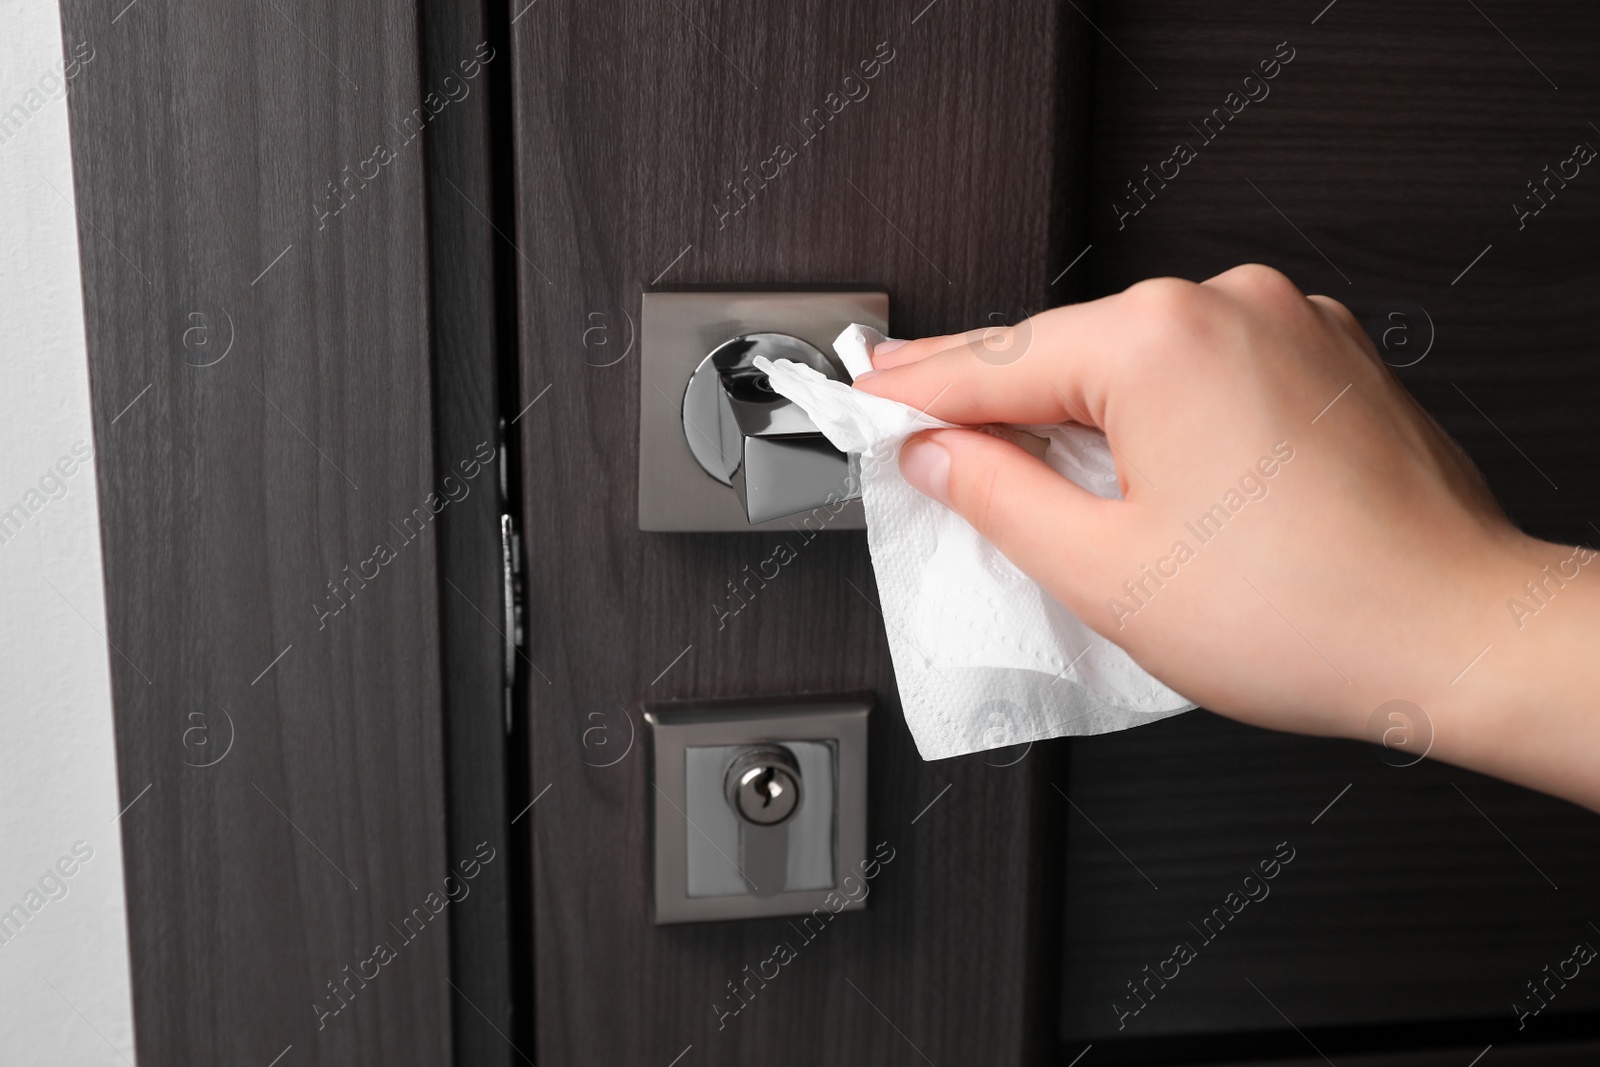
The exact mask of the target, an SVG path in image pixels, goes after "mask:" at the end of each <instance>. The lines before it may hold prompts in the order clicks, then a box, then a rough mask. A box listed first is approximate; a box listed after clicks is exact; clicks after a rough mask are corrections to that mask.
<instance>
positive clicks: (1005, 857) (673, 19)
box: [513, 0, 1077, 1064]
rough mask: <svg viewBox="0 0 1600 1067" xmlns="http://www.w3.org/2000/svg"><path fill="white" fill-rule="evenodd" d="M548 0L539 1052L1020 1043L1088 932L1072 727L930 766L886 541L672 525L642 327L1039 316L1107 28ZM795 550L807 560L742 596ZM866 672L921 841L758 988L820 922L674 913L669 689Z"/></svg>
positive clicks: (520, 237) (523, 25) (533, 552)
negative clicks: (654, 728) (654, 305)
mask: <svg viewBox="0 0 1600 1067" xmlns="http://www.w3.org/2000/svg"><path fill="white" fill-rule="evenodd" d="M513 8H514V15H513V28H514V33H515V48H516V56H515V60H516V67H515V78H516V96H515V106H516V109H517V130H516V145H515V151H516V166H517V192H518V197H517V209H518V214H519V218H518V227H517V234H516V237H517V242H518V250H519V256H520V262H519V269H520V271H521V279H520V292H521V298H522V306H521V309H520V322H521V344H522V353H521V368H522V379H523V380H522V393H523V396H522V398H521V402H520V404H519V407H520V406H522V405H531V407H528V408H527V410H526V412H525V413H524V414H523V415H522V417H521V419H520V422H519V424H518V426H517V429H518V432H519V433H520V434H521V444H522V448H523V455H524V468H525V479H524V484H523V492H524V496H525V503H524V510H525V518H526V527H525V528H526V536H527V554H528V603H529V655H530V657H531V658H532V660H533V661H534V662H535V663H536V664H537V667H538V671H539V674H538V675H534V676H533V679H532V681H531V683H530V686H529V688H530V696H529V710H530V714H531V716H532V722H533V753H532V759H533V775H532V782H531V788H532V791H533V792H534V793H535V794H537V795H539V796H540V799H539V800H538V802H537V805H536V806H535V807H534V809H533V810H532V812H531V814H530V816H529V817H528V819H527V820H526V821H525V822H524V823H523V824H522V828H523V829H524V830H527V831H530V832H531V834H532V845H533V850H534V851H533V855H534V880H535V891H534V900H533V901H532V908H533V915H534V925H535V932H534V945H535V949H536V972H535V973H536V987H537V1031H538V1035H537V1036H538V1054H537V1055H536V1056H535V1058H536V1059H538V1060H540V1061H541V1062H545V1061H549V1062H562V1063H600V1062H628V1063H635V1062H638V1063H649V1062H660V1063H667V1062H671V1061H672V1060H673V1058H674V1057H675V1056H678V1055H679V1054H680V1053H683V1052H684V1051H685V1050H686V1049H687V1048H688V1047H689V1046H691V1045H692V1046H693V1051H692V1053H690V1055H691V1056H692V1057H693V1058H692V1060H689V1059H686V1060H685V1062H695V1063H735V1062H746V1061H749V1060H750V1059H752V1058H756V1057H759V1058H760V1059H762V1060H763V1061H764V1062H775V1063H795V1064H812V1063H823V1062H831V1063H864V1062H912V1061H916V1062H921V1060H920V1058H919V1053H921V1054H923V1055H926V1056H928V1057H931V1058H932V1059H933V1061H934V1062H939V1063H943V1062H973V1061H981V1062H988V1063H1018V1062H1021V1061H1022V1059H1023V1058H1024V1056H1025V1054H1026V1051H1027V1049H1028V1047H1029V1043H1030V1041H1032V1040H1033V1037H1034V1035H1035V1034H1036V1033H1038V1032H1041V1031H1042V1032H1044V1033H1046V1034H1047V1035H1048V1032H1049V1031H1050V1029H1051V1026H1052V1024H1053V1016H1054V1011H1055V1008H1054V1004H1053V1003H1050V1002H1049V1001H1050V997H1049V996H1048V995H1044V996H1041V995H1040V992H1039V991H1040V990H1041V989H1042V988H1044V985H1043V984H1041V983H1040V982H1038V981H1035V980H1034V979H1035V976H1036V972H1038V971H1040V970H1042V968H1041V967H1040V962H1041V954H1053V947H1054V943H1053V942H1051V941H1050V940H1049V939H1048V938H1047V939H1045V940H1043V941H1041V940H1039V939H1038V938H1037V937H1036V932H1037V930H1038V929H1039V928H1040V924H1041V923H1045V924H1047V925H1046V928H1047V929H1048V928H1053V927H1050V926H1049V925H1048V924H1049V923H1050V921H1051V919H1050V917H1051V914H1052V913H1053V912H1054V910H1055V908H1056V904H1055V900H1054V899H1047V897H1046V894H1043V893H1041V892H1040V891H1039V886H1040V885H1041V884H1042V882H1043V881H1044V880H1045V879H1047V877H1048V871H1049V867H1050V864H1049V863H1048V862H1046V861H1044V860H1043V859H1042V857H1041V850H1040V849H1038V848H1036V842H1037V840H1038V839H1039V837H1040V835H1041V833H1043V832H1045V830H1046V829H1047V828H1048V827H1049V826H1051V825H1053V823H1052V821H1051V820H1053V819H1054V818H1055V816H1056V813H1057V809H1058V808H1059V806H1060V805H1061V803H1062V802H1061V800H1060V798H1059V797H1056V796H1055V795H1054V793H1053V792H1052V791H1050V790H1049V788H1048V784H1047V782H1048V771H1049V768H1048V761H1047V757H1046V755H1045V751H1044V750H1045V749H1046V748H1047V747H1048V746H1039V751H1037V752H1035V753H1034V754H1033V755H1031V756H1030V757H1028V758H1026V759H1023V760H1022V761H1021V762H1020V763H1018V764H1017V765H1015V766H1011V767H995V766H990V765H988V764H986V763H985V762H984V761H983V760H982V759H981V758H974V759H966V760H955V761H947V762H940V763H932V764H928V763H924V762H923V761H922V760H921V759H919V758H918V756H917V754H916V752H915V749H914V748H913V746H912V744H911V740H910V737H909V735H908V733H907V732H906V729H905V726H904V723H903V721H902V719H901V717H900V708H899V706H898V704H897V702H896V696H895V690H894V678H893V673H892V671H891V668H890V664H889V659H888V655H887V649H886V646H885V642H884V634H883V625H884V624H883V621H882V619H881V617H880V615H879V614H878V611H877V608H876V607H875V604H876V592H875V589H874V586H873V578H872V571H871V567H870V565H869V561H868V557H867V551H866V544H865V539H864V535H862V534H860V533H835V532H825V533H822V534H820V535H816V536H815V539H814V540H806V539H805V538H804V537H803V536H802V535H801V534H798V533H796V534H793V535H790V534H777V535H775V534H770V533H762V534H722V535H712V534H647V533H641V532H639V530H638V528H637V520H636V514H635V501H636V499H637V485H636V471H637V469H638V442H637V440H636V429H635V428H636V427H637V425H638V407H637V405H640V404H657V405H664V406H670V407H673V408H676V406H677V404H678V397H676V396H665V395H647V396H641V395H640V393H639V385H638V383H639V367H638V363H637V360H638V345H637V336H636V332H635V331H636V330H637V328H638V323H639V306H640V294H641V292H642V291H644V290H645V289H647V288H650V287H652V286H659V287H662V288H665V287H670V286H679V285H709V286H721V285H732V286H738V285H761V284H773V285H779V286H783V287H787V288H804V287H806V286H808V285H818V284H823V285H826V284H854V285H860V286H868V287H880V286H881V287H883V288H884V289H886V290H887V291H888V293H889V295H890V307H891V318H892V320H893V325H894V328H895V329H896V330H897V331H899V332H902V333H905V334H924V333H930V332H937V331H945V330H953V329H963V328H968V327H971V326H973V325H975V324H980V323H983V322H985V321H989V320H988V319H987V316H988V315H989V314H990V313H996V314H1005V315H1007V316H1008V317H1007V321H1014V316H1015V315H1016V314H1017V313H1018V308H1019V306H1021V307H1026V308H1029V309H1030V310H1038V309H1039V308H1040V307H1041V306H1042V305H1043V304H1044V303H1045V302H1046V301H1048V300H1049V299H1050V296H1051V287H1050V283H1051V280H1052V278H1054V277H1055V276H1056V275H1057V273H1058V272H1059V271H1060V269H1061V267H1062V266H1064V265H1065V262H1066V259H1065V257H1064V256H1063V255H1062V250H1061V249H1059V248H1055V247H1053V246H1052V242H1051V236H1052V232H1059V231H1061V230H1064V229H1065V228H1066V227H1067V223H1066V222H1064V221H1063V219H1062V218H1061V217H1060V216H1059V215H1058V214H1057V213H1055V211H1054V209H1053V205H1054V202H1055V201H1054V198H1053V192H1054V190H1055V188H1056V186H1057V183H1061V182H1069V181H1070V180H1072V175H1073V173H1074V172H1073V171H1072V169H1071V167H1070V166H1069V165H1068V164H1069V163H1072V162H1075V160H1072V159H1071V157H1068V159H1067V160H1066V162H1063V160H1061V159H1058V153H1060V150H1061V143H1060V141H1059V140H1058V132H1059V131H1060V127H1061V116H1062V113H1063V106H1062V102H1061V100H1060V98H1059V94H1060V85H1059V83H1058V79H1059V78H1060V76H1061V71H1060V68H1059V67H1058V62H1059V61H1060V59H1061V57H1062V55H1063V50H1064V49H1065V48H1069V47H1075V46H1076V40H1077V38H1076V37H1074V38H1072V39H1071V40H1070V41H1066V42H1064V41H1063V38H1062V27H1061V25H1060V24H1059V23H1058V21H1057V10H1056V7H1055V5H1053V4H1049V3H1043V2H1037V0H1008V2H1005V3H1000V4H990V5H984V6H981V7H972V6H966V5H959V4H954V3H949V2H940V3H932V4H928V3H925V2H924V3H907V4H896V5H860V4H852V3H843V2H833V0H811V2H805V3H799V4H786V5H765V4H759V5H743V4H712V3H705V2H687V3H663V4H646V5H642V6H641V5H638V4H632V3H620V2H602V3H593V4H586V5H573V4H561V3H541V4H538V5H532V6H526V7H524V5H522V4H514V5H513ZM864 62H870V63H874V64H876V66H875V68H872V67H869V69H875V72H876V75H875V77H872V78H870V79H868V78H866V77H864V76H863V72H862V68H861V64H862V63H864ZM847 76H848V77H849V80H848V81H847V80H846V79H847ZM807 119H810V120H811V122H810V125H807V123H806V120H807ZM1069 129H1070V127H1069ZM780 146H782V148H780ZM752 175H755V176H756V177H755V178H753V179H751V180H750V181H749V182H748V184H744V189H745V192H744V195H743V197H742V199H741V198H740V197H739V196H738V195H737V194H736V187H737V186H739V185H740V184H742V183H745V182H746V179H747V178H749V177H750V176H752ZM785 542H787V543H789V544H790V545H791V547H792V548H793V550H794V553H795V557H796V558H795V559H794V560H793V561H792V562H791V563H790V564H788V565H786V566H784V567H783V568H782V570H781V573H780V574H779V575H778V577H777V578H776V579H774V580H771V581H768V582H767V583H766V584H765V585H764V586H763V587H762V588H761V589H760V591H759V595H758V596H756V597H754V598H752V599H750V600H749V601H748V602H747V605H746V606H745V607H743V608H742V609H740V610H738V611H737V612H735V613H729V614H726V615H725V614H724V613H725V612H727V610H728V608H729V607H730V606H732V602H731V601H730V600H729V589H730V583H734V582H738V581H741V580H742V579H743V578H744V577H745V575H746V574H747V573H754V572H755V571H756V570H757V569H758V568H759V566H760V564H761V562H762V561H763V560H768V559H770V558H771V557H773V554H774V552H775V550H776V549H777V546H778V545H779V544H780V543H785ZM746 568H749V571H748V572H747V571H746ZM541 675H542V677H541ZM862 688H866V689H871V690H874V691H875V692H876V693H877V695H878V699H879V706H878V710H877V712H876V713H875V717H874V721H873V725H872V729H871V783H870V794H869V795H870V806H871V808H870V810H871V814H870V829H869V838H870V841H871V842H872V843H873V844H874V845H876V844H877V843H879V842H886V843H887V846H888V847H889V848H892V849H893V850H894V855H895V857H896V858H895V859H894V860H893V862H892V863H890V864H889V865H888V866H887V867H886V868H885V870H884V871H883V873H882V874H880V876H879V877H878V879H877V880H876V881H875V882H874V883H873V884H872V895H871V900H870V906H869V910H867V911H866V912H865V913H852V914H845V915H842V916H840V917H839V918H837V919H836V920H834V921H833V923H832V925H831V926H830V927H829V928H828V930H827V931H826V933H824V934H822V935H820V936H818V937H817V938H816V939H815V940H814V941H807V942H803V943H801V944H795V945H794V948H795V949H796V950H797V951H796V955H797V958H796V960H795V961H794V962H792V963H790V964H789V965H787V966H785V967H784V968H783V970H782V971H781V975H780V977H779V978H778V979H776V980H774V981H770V982H767V983H766V984H765V985H764V986H763V987H762V988H760V989H759V991H758V992H756V993H755V994H754V995H753V997H747V998H746V1001H747V1003H746V1006H744V1007H742V1008H739V1005H740V1004H741V1001H739V1000H736V999H734V997H733V995H732V993H731V992H730V983H736V982H742V981H743V980H744V979H745V977H746V973H747V972H746V970H745V968H746V967H747V966H748V967H749V968H750V969H751V970H752V971H753V970H754V969H755V968H756V967H757V965H758V964H759V963H760V962H761V961H762V960H764V959H767V958H768V957H770V956H772V954H773V949H774V946H775V944H776V943H777V942H778V941H779V940H782V939H788V940H789V941H791V942H793V941H795V940H796V939H797V935H796V933H795V931H794V930H793V929H792V928H791V927H790V926H789V924H788V923H786V922H784V921H783V920H762V921H752V922H741V923H724V924H697V925H690V926H683V927H675V928H660V929H658V928H655V927H653V926H652V925H651V924H650V918H649V914H648V909H647V892H648V888H647V887H648V885H649V882H650V842H649V840H648V838H647V828H648V826H649V817H648V813H649V810H650V804H651V802H652V790H651V786H650V784H649V773H648V768H647V766H646V762H645V758H644V745H643V742H642V739H639V737H638V735H639V731H641V730H642V729H643V723H642V722H641V721H640V719H639V717H638V714H637V709H638V705H639V703H640V701H642V700H649V699H657V698H667V697H712V696H737V695H748V694H766V695H778V694H785V693H799V692H807V691H810V692H816V691H842V690H851V689H862ZM630 738H632V739H635V744H634V747H633V749H632V751H631V752H630V753H629V755H627V757H626V758H622V759H621V760H620V762H614V763H611V764H610V765H605V764H607V763H608V762H609V761H611V760H613V759H615V758H616V755H617V754H618V753H620V752H622V751H624V750H625V749H626V745H627V743H628V741H629V739H630ZM602 739H604V740H605V741H606V746H605V747H604V748H601V747H600V744H599V742H600V741H601V740H602ZM1052 988H1053V987H1052ZM1041 1005H1043V1010H1042V1013H1041V1011H1040V1010H1039V1009H1040V1006H1041ZM735 1008H739V1010H738V1012H737V1014H733V1013H732V1011H731V1009H735ZM723 1011H728V1012H729V1013H728V1014H727V1015H723V1014H722V1012H723ZM1041 1021H1042V1026H1041Z"/></svg>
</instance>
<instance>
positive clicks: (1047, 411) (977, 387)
mask: <svg viewBox="0 0 1600 1067" xmlns="http://www.w3.org/2000/svg"><path fill="white" fill-rule="evenodd" d="M1113 299H1115V298H1113ZM1109 318H1110V314H1109V308H1108V305H1107V304H1106V303H1105V302H1104V301H1098V300H1097V301H1092V302H1090V303H1087V304H1074V305H1072V306H1069V307H1061V308H1055V309H1054V310H1051V311H1047V312H1044V313H1043V314H1040V315H1035V316H1033V317H1032V318H1030V319H1027V320H1025V321H1024V322H1023V323H1021V324H1019V325H1018V326H1015V327H1008V328H1006V329H1007V331H1008V333H1007V334H1006V335H1005V336H1004V337H1003V338H1002V337H1000V336H999V335H997V334H994V333H992V332H987V331H974V335H977V334H982V333H987V334H988V336H987V338H984V337H982V336H978V337H976V338H975V339H974V335H960V336H959V337H956V338H942V339H941V340H943V341H945V342H947V343H948V342H949V341H951V340H954V341H956V343H955V344H953V345H950V344H947V347H944V348H942V349H934V350H933V351H931V352H924V353H923V354H922V356H921V358H918V359H914V360H912V361H909V362H905V363H901V364H899V365H897V366H894V367H886V368H884V369H882V370H878V371H876V372H875V373H873V374H871V375H869V376H863V377H862V378H860V379H858V380H857V382H856V385H857V388H860V389H862V390H864V391H866V392H869V393H872V394H873V395H875V396H883V397H888V398H889V399H891V400H898V401H899V402H900V403H902V404H907V405H909V406H911V407H914V408H916V409H917V410H919V411H924V412H926V413H927V414H929V415H932V416H933V417H934V418H938V419H943V420H945V421H946V422H954V423H961V424H965V425H969V426H970V425H977V424H981V423H986V422H1012V423H1057V422H1068V421H1071V422H1081V423H1085V424H1086V425H1095V426H1098V425H1100V422H1099V417H1098V409H1099V406H1100V399H1099V398H1100V397H1102V396H1103V395H1104V392H1105V390H1104V388H1103V386H1102V379H1103V378H1104V377H1105V375H1104V373H1103V372H1104V368H1105V366H1106V360H1105V359H1104V358H1103V357H1106V356H1109V355H1112V354H1114V350H1115V349H1114V347H1113V346H1121V345H1123V344H1125V343H1126V342H1124V341H1123V340H1122V338H1121V337H1120V336H1119V335H1116V334H1114V333H1112V332H1111V331H1110V330H1108V328H1107V324H1108V320H1109ZM925 340H932V339H931V338H928V339H925ZM907 347H909V346H907ZM900 351H903V349H902V350H900ZM895 355H896V356H898V355H899V351H896V352H895Z"/></svg>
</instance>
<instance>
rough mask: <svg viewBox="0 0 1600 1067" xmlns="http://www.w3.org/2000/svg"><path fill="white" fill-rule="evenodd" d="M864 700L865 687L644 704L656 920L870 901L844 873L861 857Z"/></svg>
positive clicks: (857, 866)
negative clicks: (840, 692)
mask: <svg viewBox="0 0 1600 1067" xmlns="http://www.w3.org/2000/svg"><path fill="white" fill-rule="evenodd" d="M871 710H872V699H871V697H870V695H866V694H850V695H848V696H836V697H792V698H786V699H778V698H751V699H741V700H715V701H695V700H677V701H666V702H661V703H655V704H648V705H646V706H645V711H644V718H645V722H646V723H648V724H649V726H650V745H651V767H652V772H653V774H654V779H655V781H654V784H655V788H654V789H653V790H651V796H652V800H653V803H654V810H653V813H652V816H651V820H652V829H653V833H652V839H653V842H654V851H655V855H654V863H655V885H654V909H653V910H654V915H655V921H656V923H657V925H664V924H668V923H683V922H702V921H708V920H717V919H754V918H760V917H763V916H771V915H802V914H809V913H810V912H811V911H812V910H814V909H816V908H828V909H829V910H830V911H834V912H837V911H841V910H845V911H854V910H859V909H860V908H863V907H865V906H866V901H865V899H864V898H863V897H861V896H860V895H859V894H856V895H854V896H853V897H852V896H851V895H849V894H846V893H845V892H844V889H845V885H844V880H845V879H846V878H848V877H849V876H850V875H851V874H852V872H859V871H861V870H862V869H863V866H864V864H865V863H866V858H867V855H866V853H867V789H866V786H867V780H866V775H867V716H868V714H869V713H870V712H871ZM841 899H843V900H845V901H846V902H845V903H844V905H843V906H842V907H841V906H840V901H841Z"/></svg>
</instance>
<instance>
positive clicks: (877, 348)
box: [872, 341, 906, 357]
mask: <svg viewBox="0 0 1600 1067" xmlns="http://www.w3.org/2000/svg"><path fill="white" fill-rule="evenodd" d="M905 343H906V342H904V341H879V342H878V343H877V344H875V345H873V346H872V354H873V356H874V357H876V356H887V355H888V354H889V353H890V352H893V351H894V350H895V349H897V348H899V347H900V346H901V345H904V344H905Z"/></svg>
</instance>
